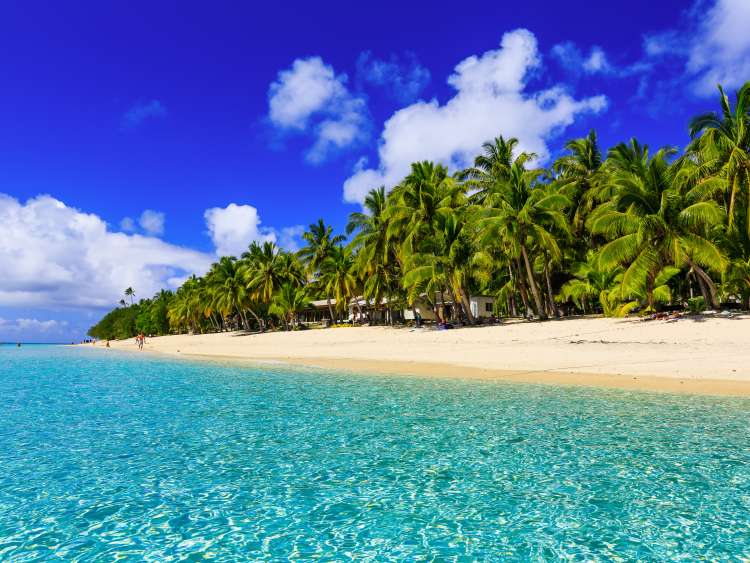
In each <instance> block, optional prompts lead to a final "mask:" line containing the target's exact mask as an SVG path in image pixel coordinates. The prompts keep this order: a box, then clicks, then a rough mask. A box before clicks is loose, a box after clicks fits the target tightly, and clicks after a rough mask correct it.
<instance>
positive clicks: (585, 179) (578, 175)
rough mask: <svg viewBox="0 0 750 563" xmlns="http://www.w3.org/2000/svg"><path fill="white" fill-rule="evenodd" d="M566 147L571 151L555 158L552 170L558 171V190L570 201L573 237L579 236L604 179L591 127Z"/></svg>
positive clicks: (597, 146) (594, 135)
mask: <svg viewBox="0 0 750 563" xmlns="http://www.w3.org/2000/svg"><path fill="white" fill-rule="evenodd" d="M565 148H566V149H567V150H568V151H569V153H570V154H567V155H564V156H561V157H560V158H558V159H557V160H556V161H555V163H554V164H553V169H554V170H555V172H556V173H557V181H558V184H559V189H560V192H561V193H562V194H563V195H565V196H566V197H567V198H568V199H569V200H570V201H571V206H570V212H571V215H570V220H571V226H572V232H573V236H574V237H580V236H581V235H582V234H583V227H584V223H585V221H586V217H587V216H588V214H589V213H590V212H591V210H592V209H593V207H594V203H595V201H596V198H597V196H598V195H599V192H600V190H601V185H602V181H603V180H604V175H603V174H601V171H602V154H601V151H600V150H599V145H598V143H597V139H596V132H595V131H594V130H593V129H592V130H591V131H590V132H589V134H588V135H587V136H586V137H582V138H580V139H573V140H572V141H568V142H567V143H566V144H565Z"/></svg>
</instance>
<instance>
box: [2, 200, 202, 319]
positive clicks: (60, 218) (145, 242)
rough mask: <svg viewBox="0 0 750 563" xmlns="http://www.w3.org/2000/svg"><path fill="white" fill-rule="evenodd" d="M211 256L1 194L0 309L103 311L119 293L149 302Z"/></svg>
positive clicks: (58, 206) (61, 207)
mask: <svg viewBox="0 0 750 563" xmlns="http://www.w3.org/2000/svg"><path fill="white" fill-rule="evenodd" d="M212 258H213V257H212V256H210V255H208V254H205V253H202V252H197V251H194V250H190V249H187V248H183V247H180V246H176V245H172V244H169V243H167V242H164V241H162V240H159V239H157V238H152V237H145V236H142V235H128V234H125V233H118V232H111V231H109V230H108V228H107V224H106V223H105V222H104V221H103V220H102V219H101V218H100V217H98V216H97V215H93V214H89V213H83V212H81V211H79V210H77V209H74V208H71V207H67V206H66V205H65V204H64V203H63V202H61V201H59V200H57V199H55V198H53V197H50V196H47V195H41V196H38V197H35V198H32V199H29V200H28V201H26V202H25V203H21V202H19V201H18V200H16V199H14V198H13V197H11V196H9V195H6V194H0V264H2V271H3V274H2V275H1V276H0V305H5V306H10V307H31V306H35V307H55V308H58V307H84V308H86V307H106V306H111V305H112V304H113V303H116V302H117V301H118V300H119V299H120V296H121V294H122V291H123V289H124V288H126V287H128V286H132V287H134V288H136V291H137V292H138V295H139V296H142V297H147V296H150V295H152V294H153V293H155V292H157V291H158V290H159V289H162V288H164V287H170V286H171V287H174V285H173V284H171V283H170V280H175V279H177V278H179V277H181V276H184V275H186V274H189V273H193V272H195V273H198V274H201V273H203V272H204V271H205V270H206V269H207V268H208V267H209V265H210V264H211V261H212Z"/></svg>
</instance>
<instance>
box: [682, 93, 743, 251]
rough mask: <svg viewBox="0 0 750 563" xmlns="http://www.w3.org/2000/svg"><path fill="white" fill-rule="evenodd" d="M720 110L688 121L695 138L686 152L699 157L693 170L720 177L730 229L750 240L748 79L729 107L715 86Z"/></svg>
mask: <svg viewBox="0 0 750 563" xmlns="http://www.w3.org/2000/svg"><path fill="white" fill-rule="evenodd" d="M719 94H720V99H719V101H720V105H721V114H717V113H716V112H710V113H704V114H701V115H698V116H696V117H694V118H693V119H692V121H691V122H690V136H691V137H693V138H694V139H695V140H694V141H693V143H691V145H690V147H689V149H688V150H689V152H692V153H697V154H699V155H700V157H701V161H702V162H701V166H700V167H699V168H697V170H695V172H696V174H697V176H698V177H699V178H701V179H703V180H706V179H713V178H717V179H720V180H721V183H722V184H723V187H724V192H725V200H724V203H725V207H726V210H727V217H728V226H729V231H730V232H739V233H741V235H742V238H743V239H744V240H745V241H749V240H750V82H746V83H745V84H744V86H742V88H740V89H739V90H738V91H737V99H736V102H735V105H734V109H732V105H731V104H730V102H729V98H728V97H727V95H726V94H725V93H724V89H723V88H722V87H721V86H719Z"/></svg>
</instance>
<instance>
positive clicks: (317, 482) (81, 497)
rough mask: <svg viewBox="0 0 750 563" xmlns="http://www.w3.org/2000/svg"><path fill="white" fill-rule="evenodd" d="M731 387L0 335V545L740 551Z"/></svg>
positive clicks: (739, 428) (229, 557) (617, 553)
mask: <svg viewBox="0 0 750 563" xmlns="http://www.w3.org/2000/svg"><path fill="white" fill-rule="evenodd" d="M749 414H750V401H748V400H747V399H733V398H712V397H690V396H677V395H658V394H646V393H643V394H639V393H626V392H622V391H606V390H595V389H572V388H555V387H547V386H535V385H510V384H503V383H489V382H471V381H460V380H447V379H430V378H419V377H391V376H363V375H356V376H355V375H350V374H342V373H338V374H332V373H326V372H323V371H318V370H290V369H285V368H281V367H268V368H260V369H259V368H252V367H237V366H234V367H233V366H223V365H218V364H209V363H191V362H180V361H172V360H163V359H153V358H149V357H147V356H145V355H144V356H138V355H126V354H122V353H117V352H115V351H112V350H110V351H106V352H105V351H103V350H88V349H83V350H82V349H67V348H62V347H39V346H36V347H24V348H21V349H17V348H15V347H2V348H0V560H2V561H50V560H52V561H55V560H62V561H70V560H78V561H114V560H132V561H141V560H146V561H178V560H188V561H198V560H203V559H206V560H208V559H211V560H214V561H238V560H287V559H291V560H310V559H315V558H320V559H324V560H349V559H357V560H362V561H367V560H372V561H375V560H377V561H383V560H394V561H404V560H409V561H419V560H430V561H436V560H439V561H452V560H460V561H471V560H493V561H496V560H522V561H527V560H545V561H549V560H558V559H567V560H591V561H617V560H622V561H632V560H644V561H654V560H685V561H695V560H697V559H708V560H727V561H729V560H742V559H743V558H745V559H747V558H750V429H749V428H750V417H749V416H748V415H749Z"/></svg>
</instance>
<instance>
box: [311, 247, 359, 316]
mask: <svg viewBox="0 0 750 563" xmlns="http://www.w3.org/2000/svg"><path fill="white" fill-rule="evenodd" d="M355 272H356V270H355V268H354V258H353V256H352V252H351V250H350V249H349V248H347V247H343V246H334V247H333V249H332V251H331V252H330V253H329V255H328V257H327V258H326V259H325V260H324V261H323V263H322V264H321V265H320V278H319V282H320V284H321V285H322V286H323V288H324V289H325V291H326V294H327V295H333V296H334V298H335V299H336V309H337V310H338V311H339V313H343V312H345V311H346V309H347V306H348V304H349V300H350V299H351V297H354V296H355V292H356V289H357V287H358V281H359V280H358V279H357V276H356V273H355Z"/></svg>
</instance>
